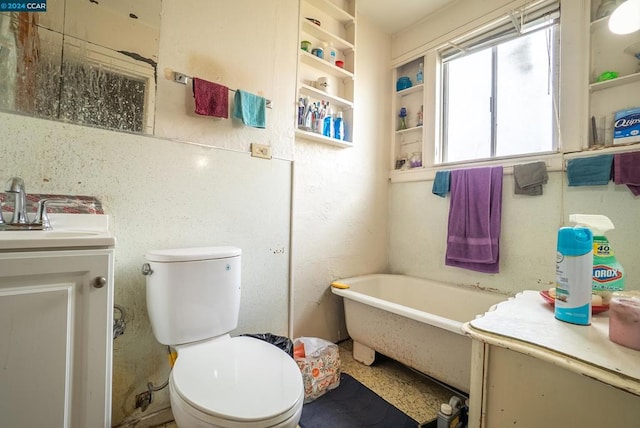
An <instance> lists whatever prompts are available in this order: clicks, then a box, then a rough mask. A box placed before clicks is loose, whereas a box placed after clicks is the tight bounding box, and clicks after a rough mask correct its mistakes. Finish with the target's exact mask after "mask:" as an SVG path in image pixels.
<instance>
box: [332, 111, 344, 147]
mask: <svg viewBox="0 0 640 428" xmlns="http://www.w3.org/2000/svg"><path fill="white" fill-rule="evenodd" d="M333 138H335V139H336V140H344V123H343V120H342V112H341V111H339V112H338V114H337V115H336V118H335V119H334V120H333Z"/></svg>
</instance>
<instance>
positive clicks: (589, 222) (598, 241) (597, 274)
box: [569, 214, 624, 305]
mask: <svg viewBox="0 0 640 428" xmlns="http://www.w3.org/2000/svg"><path fill="white" fill-rule="evenodd" d="M569 221H571V222H573V223H575V224H576V225H577V226H584V227H588V228H589V229H591V231H592V232H593V281H592V283H591V284H592V293H593V294H594V296H593V300H594V303H593V304H596V303H600V301H599V300H598V299H602V304H604V305H607V304H609V300H610V299H611V295H612V293H613V292H615V291H622V290H624V269H623V267H622V265H621V264H620V263H619V262H618V260H616V255H615V253H614V251H613V247H612V246H611V244H610V243H609V239H607V237H606V236H605V233H607V232H608V231H610V230H613V229H614V226H613V222H612V221H611V220H610V219H609V217H606V216H603V215H592V214H571V215H570V216H569Z"/></svg>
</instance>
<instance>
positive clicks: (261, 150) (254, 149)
mask: <svg viewBox="0 0 640 428" xmlns="http://www.w3.org/2000/svg"><path fill="white" fill-rule="evenodd" d="M251 156H253V157H256V158H264V159H271V146H267V145H266V144H257V143H251Z"/></svg>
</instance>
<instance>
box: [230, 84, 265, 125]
mask: <svg viewBox="0 0 640 428" xmlns="http://www.w3.org/2000/svg"><path fill="white" fill-rule="evenodd" d="M233 104H234V105H233V117H237V118H238V119H242V123H244V124H245V125H247V126H253V127H254V128H266V122H267V120H266V115H265V110H266V108H267V100H266V99H264V98H263V97H261V96H258V95H254V94H251V93H249V92H246V91H243V90H241V89H238V90H236V94H235V95H234V97H233Z"/></svg>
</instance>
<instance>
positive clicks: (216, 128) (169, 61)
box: [155, 0, 298, 159]
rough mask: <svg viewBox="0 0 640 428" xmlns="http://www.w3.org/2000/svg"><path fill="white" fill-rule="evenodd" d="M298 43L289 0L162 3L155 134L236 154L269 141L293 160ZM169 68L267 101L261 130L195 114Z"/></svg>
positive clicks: (186, 92)
mask: <svg viewBox="0 0 640 428" xmlns="http://www.w3.org/2000/svg"><path fill="white" fill-rule="evenodd" d="M297 40H298V2H297V1H295V0H266V1H255V0H234V1H222V0H215V1H211V0H163V2H162V21H161V28H160V52H159V55H158V92H157V96H156V127H155V135H157V136H162V137H167V138H172V139H177V140H184V141H197V142H200V143H203V144H207V145H211V146H217V147H224V148H229V149H234V150H241V151H248V150H249V147H250V145H251V143H252V142H253V143H260V144H269V145H271V146H272V155H273V156H276V157H280V158H285V159H292V158H293V131H294V128H293V125H294V119H293V118H294V117H295V116H294V115H295V103H294V102H293V101H292V100H295V90H296V87H295V81H296V60H297V57H296V54H297V44H298V42H297ZM173 71H177V72H181V73H184V74H187V75H189V76H195V77H200V78H202V79H205V80H209V81H211V82H216V83H219V84H222V85H225V86H228V87H229V88H232V89H237V88H239V89H243V90H246V91H249V92H252V93H254V94H258V95H261V96H264V97H265V98H267V99H270V100H271V101H272V104H273V108H272V109H267V128H266V129H255V128H248V127H245V126H243V125H242V124H241V123H240V122H239V121H238V120H225V119H218V118H203V117H202V116H198V115H196V114H195V113H193V108H194V105H193V92H192V91H191V83H189V84H188V85H187V87H185V86H184V85H181V84H178V83H175V82H174V81H173V75H172V72H173ZM229 97H230V98H233V93H230V94H229ZM178 119H179V120H178Z"/></svg>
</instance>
